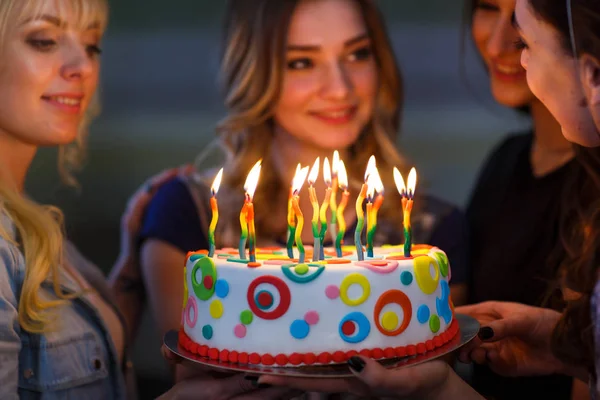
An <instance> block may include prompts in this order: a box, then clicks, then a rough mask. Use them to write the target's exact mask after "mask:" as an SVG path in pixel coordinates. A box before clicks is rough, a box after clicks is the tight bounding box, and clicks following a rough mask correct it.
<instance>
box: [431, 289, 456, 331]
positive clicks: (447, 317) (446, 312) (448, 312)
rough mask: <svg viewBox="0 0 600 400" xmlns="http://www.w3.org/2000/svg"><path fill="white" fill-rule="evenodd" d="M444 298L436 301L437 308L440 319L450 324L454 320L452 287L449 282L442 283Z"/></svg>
mask: <svg viewBox="0 0 600 400" xmlns="http://www.w3.org/2000/svg"><path fill="white" fill-rule="evenodd" d="M441 285H442V298H439V297H438V298H436V299H435V306H436V309H437V313H438V315H439V316H440V317H442V318H444V322H445V323H446V324H449V323H450V321H451V320H452V309H451V308H450V287H449V286H448V282H446V281H442V283H441Z"/></svg>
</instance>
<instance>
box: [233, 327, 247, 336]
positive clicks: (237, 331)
mask: <svg viewBox="0 0 600 400" xmlns="http://www.w3.org/2000/svg"><path fill="white" fill-rule="evenodd" d="M233 334H234V335H235V337H238V338H240V339H241V338H243V337H245V336H246V326H245V325H242V324H237V325H236V326H235V328H233Z"/></svg>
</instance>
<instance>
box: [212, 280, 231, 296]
mask: <svg viewBox="0 0 600 400" xmlns="http://www.w3.org/2000/svg"><path fill="white" fill-rule="evenodd" d="M215 293H216V294H217V297H220V298H222V299H224V298H225V297H227V295H228V294H229V283H227V281H226V280H225V279H218V280H217V283H215Z"/></svg>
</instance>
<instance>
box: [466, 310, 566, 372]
mask: <svg viewBox="0 0 600 400" xmlns="http://www.w3.org/2000/svg"><path fill="white" fill-rule="evenodd" d="M456 312H457V313H460V314H467V315H470V316H472V317H473V318H475V319H477V320H478V321H479V322H480V324H481V325H482V328H481V330H480V331H479V337H478V338H475V339H474V340H473V341H472V342H470V343H468V344H467V345H466V346H465V347H463V348H462V349H460V352H459V360H461V361H462V362H471V361H473V362H475V363H477V364H485V365H488V366H489V367H490V368H491V369H492V370H493V371H494V372H496V373H498V374H500V375H504V376H524V375H550V374H554V373H565V368H566V367H565V365H564V364H563V363H562V362H560V361H559V360H558V359H556V358H555V357H554V356H553V354H552V351H551V350H550V337H551V335H552V331H553V329H554V327H555V325H556V323H557V322H558V320H559V318H560V315H561V314H560V313H559V312H557V311H554V310H550V309H546V308H540V307H532V306H526V305H523V304H518V303H509V302H498V301H488V302H484V303H480V304H475V305H470V306H463V307H457V308H456Z"/></svg>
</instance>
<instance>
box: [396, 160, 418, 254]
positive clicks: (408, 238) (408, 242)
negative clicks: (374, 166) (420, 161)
mask: <svg viewBox="0 0 600 400" xmlns="http://www.w3.org/2000/svg"><path fill="white" fill-rule="evenodd" d="M394 182H395V183H396V187H397V188H398V192H399V193H400V196H402V213H403V217H404V218H403V224H402V225H403V227H404V256H405V257H410V251H411V248H412V228H411V225H410V213H411V211H412V207H413V199H414V196H415V189H416V186H417V171H416V170H415V169H414V168H412V169H411V170H410V173H409V174H408V182H407V183H408V185H407V186H408V189H407V186H405V185H404V179H402V174H400V171H398V169H397V168H396V167H394Z"/></svg>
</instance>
